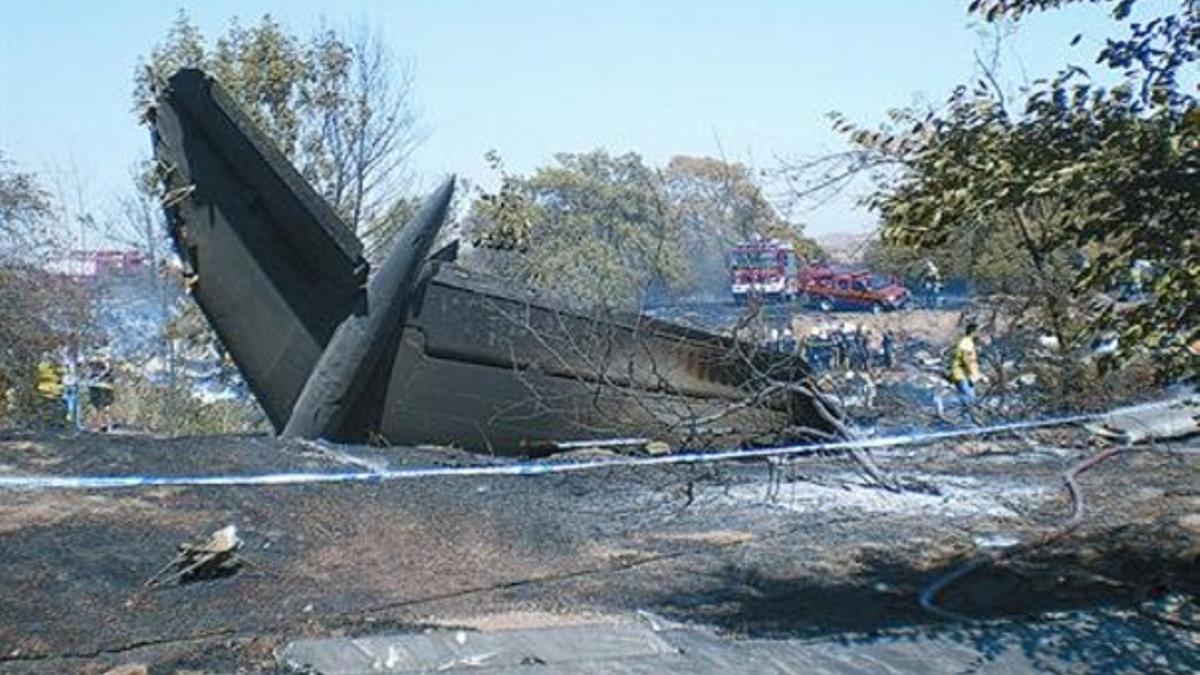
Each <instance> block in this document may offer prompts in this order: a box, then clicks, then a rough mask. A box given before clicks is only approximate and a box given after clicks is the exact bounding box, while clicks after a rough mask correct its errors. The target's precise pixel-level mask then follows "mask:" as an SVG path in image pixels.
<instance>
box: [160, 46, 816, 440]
mask: <svg viewBox="0 0 1200 675" xmlns="http://www.w3.org/2000/svg"><path fill="white" fill-rule="evenodd" d="M147 119H148V121H149V122H150V125H151V128H152V139H153V144H154V152H155V157H156V159H157V165H158V172H159V177H160V179H161V180H162V183H163V190H164V197H163V205H164V208H165V210H166V214H167V219H168V223H169V229H170V234H171V236H172V239H173V240H174V242H175V244H176V246H177V250H178V252H179V253H180V254H181V257H182V258H183V261H184V265H185V274H186V278H187V282H188V287H189V289H190V291H191V293H192V295H193V297H194V298H195V300H196V301H197V303H198V304H199V306H200V308H201V310H202V311H203V313H204V314H205V316H206V317H207V319H208V321H209V323H210V324H211V325H212V327H213V329H214V330H215V331H216V334H217V336H218V338H219V339H220V341H221V343H222V344H223V346H224V348H225V349H226V350H227V351H228V353H229V355H230V356H231V357H232V359H233V361H234V362H235V363H236V365H237V366H238V368H239V369H240V371H241V373H242V376H243V377H244V379H245V380H246V382H247V384H248V385H249V387H250V390H251V391H252V393H253V394H254V396H255V397H256V398H257V400H258V402H259V403H260V404H261V406H262V408H263V409H264V411H265V412H266V415H267V417H268V418H269V420H270V422H271V424H272V425H273V426H274V428H275V430H276V431H277V432H278V433H279V434H280V435H282V436H284V437H290V438H306V439H318V438H321V439H327V440H332V441H339V442H364V441H384V442H387V443H393V444H410V445H411V444H421V443H432V444H447V445H456V446H459V447H463V448H466V449H469V450H475V451H486V452H494V453H499V454H505V453H507V454H532V453H537V452H542V451H547V450H552V449H554V448H555V447H563V446H562V445H561V444H559V442H561V441H564V440H587V439H604V438H612V437H621V436H626V437H627V436H636V437H641V438H654V439H662V440H667V441H669V442H673V443H676V444H687V445H689V446H691V447H704V446H705V445H711V444H715V443H718V442H719V443H730V442H735V443H755V442H770V441H765V440H764V439H765V438H766V437H765V436H764V434H766V433H777V432H778V431H779V430H782V429H789V428H791V429H795V428H806V429H809V430H812V431H814V432H816V433H821V432H829V431H830V430H831V428H832V427H833V426H834V423H833V422H831V421H830V420H829V417H828V414H827V411H825V410H824V409H822V408H820V406H821V402H820V401H817V400H815V399H814V398H813V396H812V394H811V393H809V392H807V391H805V390H803V389H801V388H797V387H795V386H790V385H788V383H798V382H800V381H801V380H802V379H803V378H804V376H805V374H806V372H807V371H806V368H805V366H804V364H803V362H801V361H800V360H799V359H797V358H796V357H794V356H788V355H783V354H779V353H776V352H770V351H765V350H760V349H757V348H756V347H754V346H753V345H751V344H748V343H746V342H743V341H740V340H738V339H736V338H734V337H727V336H721V335H716V334H712V333H708V332H704V331H699V330H695V329H691V328H686V327H683V326H679V325H675V324H670V323H666V322H662V321H657V320H654V319H650V318H648V317H645V316H641V315H637V314H629V315H617V316H614V315H605V316H599V315H597V316H592V315H589V314H587V313H585V312H578V311H574V310H569V309H567V308H565V307H563V306H561V305H560V304H559V303H555V302H550V301H548V300H546V299H543V298H540V297H539V296H538V295H537V294H536V293H534V292H532V291H530V292H520V291H516V290H514V289H513V288H512V287H511V284H510V285H503V284H502V283H501V282H498V281H496V280H494V279H489V278H487V277H485V276H481V275H479V274H477V273H475V272H472V271H470V270H468V269H465V268H464V267H462V266H460V265H458V264H456V263H455V259H456V256H457V250H458V247H457V242H454V243H452V244H450V245H448V246H445V247H443V248H441V249H440V250H438V251H436V252H432V253H431V251H432V249H433V244H434V241H435V238H436V237H437V236H438V233H439V229H440V228H441V226H442V223H443V221H444V220H445V218H446V215H447V211H448V209H449V205H450V200H451V195H452V192H453V188H454V180H453V178H450V179H447V180H446V182H445V183H444V184H442V186H441V187H439V188H438V189H437V190H436V191H435V192H434V193H433V194H432V195H431V196H430V197H429V198H428V199H427V201H426V202H425V203H424V205H423V207H422V208H421V210H420V211H419V212H418V213H417V215H416V216H415V217H414V218H413V219H412V220H411V221H410V222H408V223H407V225H405V226H404V227H403V228H402V229H401V230H399V232H398V233H397V234H396V235H394V239H393V241H391V242H389V250H388V252H387V254H386V257H385V258H384V259H383V261H382V262H381V263H380V264H379V265H378V266H377V269H375V270H373V271H372V270H371V269H370V267H371V266H370V265H369V264H368V262H367V260H366V259H365V257H364V253H363V245H362V243H361V242H360V241H359V240H358V238H357V237H356V236H355V235H354V233H353V232H352V231H351V230H350V229H349V228H348V227H347V226H346V225H345V224H344V223H342V222H341V221H340V220H339V219H338V217H337V215H336V214H335V213H334V212H333V210H332V208H331V207H330V206H329V204H327V203H326V202H325V201H324V200H323V199H322V198H321V197H320V196H319V195H318V194H317V193H316V192H315V191H314V190H313V189H312V187H311V186H309V185H308V183H307V182H306V181H305V180H304V178H303V177H301V175H300V174H299V173H298V172H297V171H296V170H295V169H294V168H293V167H292V166H291V164H290V163H289V162H288V161H287V159H286V158H285V157H284V156H283V155H282V153H281V152H280V151H279V150H278V149H277V148H276V147H275V146H274V145H273V144H272V143H271V141H270V140H269V139H268V138H267V137H266V136H264V135H263V133H262V132H260V131H259V130H258V129H257V128H256V127H255V125H254V123H253V122H252V121H251V120H250V118H249V117H248V116H247V115H246V114H245V113H244V112H243V111H242V110H240V109H239V107H238V105H237V104H236V103H235V102H234V100H233V99H232V98H231V97H230V95H229V94H228V93H227V92H226V91H225V90H224V89H223V88H222V87H221V85H220V84H219V83H218V82H217V81H215V80H214V79H213V78H211V77H209V76H208V75H206V74H205V73H203V72H201V71H199V70H194V69H184V70H180V71H178V72H176V73H175V74H174V75H173V76H172V77H171V78H170V79H169V80H168V81H167V82H166V83H165V84H164V86H163V87H162V88H161V90H160V92H159V97H158V100H157V102H156V104H155V105H154V106H152V108H151V109H150V111H149V112H148V115H147ZM781 383H783V386H781ZM774 439H775V440H778V439H779V437H778V436H777V435H776V436H775V437H774ZM556 444H558V445H556ZM567 445H569V444H567Z"/></svg>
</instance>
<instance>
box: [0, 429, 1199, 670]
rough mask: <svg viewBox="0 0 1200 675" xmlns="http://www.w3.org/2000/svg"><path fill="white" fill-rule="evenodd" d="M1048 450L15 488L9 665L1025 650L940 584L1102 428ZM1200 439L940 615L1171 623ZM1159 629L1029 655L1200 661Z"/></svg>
mask: <svg viewBox="0 0 1200 675" xmlns="http://www.w3.org/2000/svg"><path fill="white" fill-rule="evenodd" d="M1031 440H1032V441H1034V442H1035V443H1036V444H1037V446H1038V449H1032V446H1030V445H1029V444H1028V443H1027V442H1020V443H1018V442H1017V441H1015V440H1007V441H1005V440H997V441H988V442H979V441H973V442H971V443H965V444H958V445H946V446H938V447H930V448H918V449H914V450H910V451H906V452H904V453H898V454H892V455H880V456H879V461H880V463H881V464H882V466H883V467H884V468H885V469H886V470H888V471H891V472H894V473H895V474H896V475H899V476H900V477H902V479H903V480H905V481H907V482H908V483H909V484H910V485H913V486H924V488H922V489H923V490H924V491H920V490H917V491H910V492H906V493H904V494H901V495H895V494H892V493H889V492H887V491H885V490H882V489H879V488H876V487H869V486H867V485H866V484H865V479H864V478H862V477H861V476H860V475H859V473H858V472H857V471H856V469H855V467H854V465H852V464H850V463H848V462H847V460H845V459H843V458H838V457H825V458H809V459H804V460H802V461H797V462H796V463H794V464H791V465H789V466H786V467H783V468H782V469H780V470H779V472H778V473H779V474H780V475H781V477H782V482H781V484H780V485H778V486H777V487H776V488H775V489H774V490H772V489H771V482H770V481H768V470H767V468H766V465H765V464H764V463H762V462H756V463H741V464H725V465H721V466H707V467H687V466H681V467H662V468H654V469H645V468H643V469H638V470H633V469H620V468H612V469H605V470H602V471H597V472H592V473H588V474H573V475H564V476H548V477H511V478H467V477H460V478H448V479H447V478H442V479H421V480H404V481H394V482H388V483H360V484H345V485H339V484H326V485H304V486H301V485H296V486H273V487H260V488H246V487H207V488H148V489H120V490H109V491H52V490H45V491H13V490H8V491H0V588H3V592H2V593H0V672H15V673H22V672H31V673H62V672H93V673H96V672H102V671H103V670H104V669H106V668H108V667H111V666H113V665H116V664H121V663H128V662H131V661H136V662H141V663H146V664H149V665H150V666H151V672H175V671H176V670H194V671H200V672H231V671H234V670H239V669H240V670H244V671H256V670H267V671H271V670H273V669H275V668H276V667H277V666H276V665H275V662H274V659H273V656H272V652H273V650H274V649H275V648H276V647H278V646H280V645H282V644H284V643H285V642H287V641H288V640H291V639H295V638H297V637H302V636H328V635H355V634H367V633H379V632H383V631H390V632H404V631H416V630H422V629H425V628H427V627H429V626H433V625H438V626H462V627H466V628H478V629H488V628H495V627H505V626H530V625H547V624H569V623H577V622H581V621H594V620H609V619H612V620H622V619H623V618H624V619H627V618H629V617H634V616H637V614H636V613H637V611H638V610H644V611H647V612H650V613H652V614H653V615H655V616H657V617H661V618H662V619H664V620H668V621H675V622H681V623H684V624H688V625H695V626H706V627H711V628H713V629H715V630H717V631H719V632H721V633H724V634H726V635H728V636H732V637H734V638H737V639H756V640H771V639H783V638H789V639H795V638H825V637H831V636H836V637H838V639H845V640H870V639H871V636H872V635H876V634H879V633H880V632H883V631H892V632H893V633H895V632H896V631H899V632H901V633H904V632H912V633H914V634H916V633H928V632H936V633H937V634H939V635H942V636H944V638H945V639H948V640H954V641H960V642H972V643H973V644H974V645H975V646H976V647H977V648H978V649H979V650H980V652H981V653H983V654H986V653H988V650H989V649H991V650H995V649H998V648H1000V647H998V646H997V645H998V644H999V643H998V642H997V641H996V638H995V636H994V635H991V634H989V633H988V631H986V630H984V631H979V630H975V629H970V628H969V626H970V625H968V624H959V623H956V622H954V621H952V620H948V619H943V618H939V617H937V616H934V615H932V614H930V613H929V612H927V611H925V610H923V609H922V608H921V607H920V605H919V603H918V596H919V594H920V592H921V590H922V588H924V587H925V586H926V585H928V584H929V583H930V582H931V581H933V580H934V579H936V578H938V577H939V576H941V575H943V574H945V573H946V572H947V571H948V570H951V569H953V568H955V567H956V566H957V565H958V564H960V563H961V562H962V561H963V560H965V559H968V558H970V557H971V556H972V555H975V554H977V553H978V551H979V550H980V547H981V546H986V545H988V544H989V542H997V541H1003V540H1005V539H1009V540H1011V539H1012V538H1014V537H1025V536H1029V535H1032V534H1035V533H1037V532H1040V531H1043V530H1044V529H1045V528H1047V527H1050V526H1053V525H1054V524H1056V523H1058V522H1060V521H1061V520H1062V519H1063V518H1064V517H1065V513H1066V509H1067V506H1068V500H1067V497H1066V493H1065V492H1064V490H1063V489H1062V483H1061V479H1060V474H1061V472H1062V471H1063V470H1064V469H1065V468H1066V467H1067V466H1069V465H1071V464H1072V463H1074V462H1076V461H1078V460H1079V459H1081V458H1083V457H1085V456H1087V455H1089V454H1090V453H1092V452H1094V451H1095V449H1094V448H1091V447H1088V446H1087V443H1086V437H1085V436H1084V435H1083V432H1075V431H1059V432H1055V433H1052V434H1045V435H1042V436H1040V437H1033V438H1032V439H1031ZM1198 448H1200V441H1197V440H1193V441H1191V442H1190V447H1186V446H1185V447H1180V446H1176V447H1157V448H1142V449H1135V450H1130V451H1128V452H1125V453H1123V454H1121V455H1118V456H1117V457H1116V458H1114V459H1112V460H1110V461H1108V462H1106V463H1104V464H1101V465H1100V466H1098V467H1096V468H1095V469H1094V470H1093V471H1091V472H1089V473H1087V474H1085V475H1084V476H1083V477H1082V478H1081V480H1080V483H1081V485H1082V486H1083V489H1084V491H1085V495H1086V506H1087V513H1086V517H1085V519H1084V523H1083V526H1082V527H1081V528H1080V529H1079V530H1077V531H1076V532H1075V533H1073V534H1072V535H1071V536H1069V537H1067V538H1065V539H1063V540H1061V541H1059V542H1057V543H1055V544H1053V545H1050V546H1046V547H1042V548H1039V549H1036V550H1035V551H1033V552H1031V553H1028V554H1025V555H1022V556H1019V557H1018V558H1016V559H1015V560H1013V561H1011V562H1010V563H1007V564H1005V565H1004V566H1002V567H999V568H988V569H986V570H985V571H982V572H979V573H976V574H974V575H972V576H970V577H968V578H966V579H964V580H962V581H961V582H959V583H957V584H955V585H954V586H952V587H950V588H949V589H948V590H947V591H946V593H945V595H944V597H943V598H942V602H941V606H942V607H944V608H946V609H949V610H952V611H954V612H956V613H959V614H963V615H967V616H970V617H973V618H975V619H983V620H998V621H1002V622H1007V625H1010V626H1020V625H1022V622H1025V621H1027V620H1034V619H1035V618H1036V617H1042V618H1041V619H1039V620H1040V621H1047V620H1054V621H1061V617H1063V616H1071V615H1072V613H1073V612H1087V611H1091V610H1096V609H1097V608H1108V609H1116V610H1122V611H1124V610H1128V611H1129V612H1130V613H1131V614H1133V615H1137V616H1150V615H1148V614H1147V615H1143V614H1138V611H1139V609H1140V608H1144V607H1146V606H1148V604H1147V603H1152V602H1153V601H1154V600H1155V599H1156V598H1162V597H1176V598H1178V597H1183V598H1189V597H1190V598H1192V602H1195V599H1196V597H1197V595H1198V594H1200V564H1198V558H1200V480H1197V469H1198V468H1200V454H1197V452H1196V451H1197V449H1198ZM344 450H345V451H346V452H348V453H351V454H353V455H355V456H358V457H364V458H369V459H373V460H383V461H386V462H387V463H388V464H389V465H391V466H393V467H396V466H401V465H404V464H421V465H426V464H435V463H436V464H465V463H469V462H478V461H480V459H479V458H478V457H473V456H469V455H465V454H462V453H456V452H453V451H445V450H434V449H402V448H395V449H386V450H380V449H372V448H346V449H344ZM485 461H490V460H485ZM495 461H500V460H495ZM359 468H360V467H358V466H353V465H348V464H347V463H346V462H345V461H344V459H339V458H337V457H335V456H334V455H333V454H331V453H328V452H320V451H315V450H314V449H312V448H309V447H306V446H302V445H295V444H287V443H283V442H278V441H275V440H272V439H268V438H263V437H223V438H194V439H172V440H167V439H155V438H148V437H138V436H98V435H85V436H79V437H45V436H41V437H34V436H23V435H13V434H10V435H8V436H4V437H0V474H7V475H12V474H54V475H75V474H87V475H114V474H115V475H123V474H164V475H183V474H215V473H231V474H235V473H258V472H267V471H279V470H295V469H305V470H329V471H345V470H357V469H359ZM769 492H773V493H774V494H768V493H769ZM230 523H233V524H236V525H237V526H238V528H239V531H240V534H241V536H242V537H243V539H244V540H245V542H246V547H245V549H244V550H243V555H244V558H245V559H246V560H247V561H248V563H249V565H248V566H247V567H245V568H243V569H242V570H240V571H238V572H237V573H236V574H233V575H231V576H227V577H224V578H217V579H209V580H201V581H196V582H193V583H188V584H183V585H173V586H167V587H163V588H158V589H153V590H146V589H144V588H143V582H144V581H145V580H146V579H148V578H149V577H150V576H151V575H152V574H154V572H155V571H157V570H158V569H159V568H160V567H161V566H162V565H163V564H164V563H166V562H167V561H168V560H169V559H170V558H171V557H172V556H173V554H174V551H175V547H176V545H177V544H179V543H180V542H183V541H185V540H190V539H194V538H196V537H197V536H201V535H205V534H207V533H209V532H212V531H214V530H216V529H218V528H220V527H223V526H225V525H227V524H230ZM1064 613H1065V614H1064ZM1048 616H1049V617H1051V618H1052V619H1047V618H1046V617H1048ZM1054 617H1057V618H1054ZM1147 621H1149V623H1148V624H1147V625H1149V626H1150V628H1145V627H1143V629H1139V631H1140V632H1128V631H1127V632H1126V633H1123V634H1121V633H1117V634H1116V635H1119V636H1120V637H1119V638H1117V639H1115V640H1114V639H1113V638H1112V637H1111V636H1110V637H1104V633H1103V632H1102V631H1101V630H1100V628H1099V627H1097V625H1093V624H1095V621H1093V622H1092V624H1087V625H1084V627H1079V626H1080V625H1083V624H1078V625H1076V624H1072V625H1073V626H1075V627H1074V628H1066V627H1064V628H1062V629H1061V630H1057V629H1056V630H1057V632H1056V633H1055V634H1054V639H1051V640H1049V641H1048V640H1047V638H1046V634H1045V633H1044V632H1042V633H1034V632H1031V633H1030V634H1029V635H1028V636H1023V634H1020V633H1015V634H1017V635H1018V638H1017V642H1016V646H1014V647H1012V648H1019V649H1025V650H1034V651H1036V650H1043V649H1044V650H1058V651H1061V652H1063V653H1064V654H1066V655H1067V656H1068V657H1071V656H1073V655H1077V656H1078V658H1079V659H1081V661H1080V662H1081V663H1089V664H1092V665H1095V664H1096V663H1099V662H1102V660H1103V659H1109V662H1110V664H1111V663H1117V664H1125V665H1130V664H1132V665H1133V666H1135V667H1134V669H1135V670H1139V669H1142V668H1138V667H1136V666H1138V665H1139V664H1140V665H1146V666H1147V667H1155V666H1154V664H1157V667H1158V668H1159V669H1162V667H1163V666H1164V664H1167V666H1169V669H1172V670H1174V669H1178V670H1181V671H1192V670H1195V669H1197V668H1200V656H1198V655H1197V652H1198V651H1200V650H1198V647H1197V645H1198V644H1200V642H1197V640H1198V639H1200V637H1198V634H1197V633H1196V632H1195V631H1194V628H1189V627H1188V624H1187V623H1179V622H1171V621H1170V620H1166V621H1163V620H1151V619H1147ZM971 625H975V624H971ZM984 625H986V623H985V624H984ZM1013 634H1014V633H1011V632H1010V636H1011V635H1013ZM1147 636H1149V637H1147ZM1061 655H1062V654H1060V656H1061ZM1151 657H1153V660H1146V661H1139V659H1150V658H1151ZM1097 659H1101V661H1097Z"/></svg>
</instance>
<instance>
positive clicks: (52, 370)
mask: <svg viewBox="0 0 1200 675" xmlns="http://www.w3.org/2000/svg"><path fill="white" fill-rule="evenodd" d="M37 393H38V396H41V397H42V398H49V399H60V398H62V395H63V368H62V366H59V365H55V364H53V363H48V362H46V361H43V362H41V363H39V364H38V369H37Z"/></svg>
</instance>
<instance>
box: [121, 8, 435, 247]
mask: <svg viewBox="0 0 1200 675" xmlns="http://www.w3.org/2000/svg"><path fill="white" fill-rule="evenodd" d="M183 67H191V68H201V69H203V70H205V71H206V72H208V73H210V74H211V75H213V76H214V77H216V78H217V79H218V80H219V81H220V82H221V84H222V85H223V86H224V87H225V88H226V89H227V90H228V91H229V92H230V94H231V95H232V96H233V97H234V99H235V100H237V102H238V103H239V104H240V105H241V106H242V107H243V108H244V109H245V111H246V112H247V114H249V116H250V118H251V119H252V120H254V122H255V124H257V125H258V127H259V128H260V129H262V130H263V131H264V133H266V134H267V135H268V136H269V137H270V138H271V139H272V140H273V141H274V142H275V143H276V145H277V146H278V147H279V149H280V150H281V151H282V152H283V154H284V155H285V156H286V157H287V158H288V159H289V160H291V161H292V163H293V164H294V165H296V167H297V168H298V169H299V170H300V173H301V174H302V175H304V177H305V178H306V179H307V180H308V181H309V182H310V183H311V184H312V185H313V187H314V188H316V190H317V192H318V193H320V194H321V195H322V196H323V197H324V198H325V199H326V200H327V201H328V202H329V203H330V205H331V206H333V208H334V211H335V212H336V213H337V214H338V215H339V216H340V217H341V218H342V220H343V221H344V222H345V223H346V224H347V225H348V226H350V228H351V229H352V230H354V231H355V232H358V233H360V234H362V235H364V237H365V238H367V239H368V242H367V243H368V244H371V243H373V240H380V239H384V238H386V237H387V236H388V235H390V233H391V232H392V231H393V230H394V229H395V228H396V220H397V219H396V218H394V217H393V211H394V210H395V209H396V208H397V206H398V205H403V204H404V203H405V197H404V195H403V190H404V188H405V187H407V181H408V175H407V173H406V166H407V165H406V162H407V159H408V156H409V154H410V153H411V151H412V149H413V147H414V146H415V144H416V143H417V141H418V140H419V138H418V134H417V132H416V117H415V115H414V113H413V112H412V110H411V107H410V104H409V100H410V98H411V94H410V85H411V78H410V77H409V75H408V73H407V72H403V71H402V70H400V69H398V68H396V66H395V63H394V61H393V59H392V58H391V56H390V55H389V54H388V52H387V50H386V49H384V47H383V45H382V43H381V42H380V41H379V39H378V38H377V37H374V36H372V35H370V34H368V33H362V34H359V35H354V36H348V35H345V34H342V33H340V32H338V31H334V30H322V31H320V32H318V33H316V34H315V35H313V36H311V37H309V38H301V37H298V36H296V35H294V34H291V33H289V32H287V31H286V30H285V29H284V28H283V27H282V26H281V25H280V24H279V23H278V22H276V21H275V20H274V19H272V18H271V16H270V15H266V16H263V17H262V19H261V20H259V22H258V23H257V24H254V25H252V26H249V27H245V26H242V25H241V23H240V22H239V21H238V20H237V18H234V19H233V20H232V21H231V22H230V24H229V28H228V29H227V30H226V32H225V33H224V34H222V35H221V36H219V37H217V38H216V40H215V41H213V42H212V44H211V45H209V44H208V43H207V42H206V40H205V38H204V36H203V35H202V34H201V33H200V31H199V29H197V28H196V26H195V25H194V24H192V23H191V21H190V19H189V18H188V16H187V14H186V13H184V12H182V11H181V12H180V13H179V15H178V16H177V18H176V20H175V22H174V24H172V26H171V28H170V29H169V30H168V31H167V35H166V38H165V39H164V41H163V42H162V43H160V44H159V45H157V46H156V47H155V49H154V51H153V52H152V53H151V54H150V56H149V58H148V59H147V60H146V63H145V64H144V66H143V67H142V68H140V69H139V71H138V74H137V77H136V78H135V87H134V100H135V104H136V106H137V107H138V109H139V110H140V109H141V108H143V107H144V106H145V105H147V104H148V103H150V102H151V101H152V100H153V98H154V91H155V90H156V88H158V87H161V86H163V83H164V82H165V81H166V78H167V77H169V76H170V75H171V73H173V72H175V70H177V69H179V68H183Z"/></svg>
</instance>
